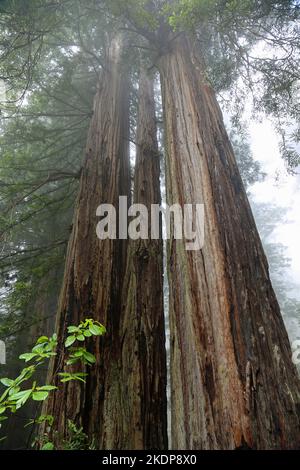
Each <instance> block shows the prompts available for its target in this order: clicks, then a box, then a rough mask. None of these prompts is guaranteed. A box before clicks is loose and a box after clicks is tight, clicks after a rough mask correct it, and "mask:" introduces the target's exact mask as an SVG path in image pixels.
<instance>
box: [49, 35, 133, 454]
mask: <svg viewBox="0 0 300 470" xmlns="http://www.w3.org/2000/svg"><path fill="white" fill-rule="evenodd" d="M123 51H124V39H123V36H122V34H116V35H115V36H114V37H113V38H112V40H111V41H110V44H109V46H108V47H107V54H106V61H105V66H104V69H103V71H102V74H101V76H100V80H99V84H98V90H97V93H96V96H95V100H94V110H93V116H92V119H91V124H90V129H89V133H88V138H87V145H86V154H85V158H84V163H83V167H82V173H81V180H80V188H79V195H78V200H77V205H76V209H75V215H74V220H73V229H72V233H71V237H70V240H69V245H68V251H67V255H66V263H65V274H64V279H63V286H62V291H61V296H60V303H59V309H58V314H57V326H56V332H57V335H58V341H59V346H58V350H59V353H58V355H57V356H56V357H55V359H54V361H53V363H52V366H51V371H50V374H49V380H50V381H51V383H53V382H54V384H57V385H58V386H59V390H58V391H56V392H55V393H53V394H52V395H51V398H49V400H48V403H47V406H46V407H45V410H44V412H46V413H47V414H52V415H53V416H54V418H55V422H54V429H55V430H58V433H59V434H58V440H60V439H61V437H62V436H66V435H67V434H68V419H70V420H72V421H74V422H75V423H76V424H77V425H83V428H84V431H85V432H86V433H87V434H88V435H89V437H90V438H92V437H93V438H94V442H95V445H96V447H98V448H102V449H106V448H110V449H114V448H120V445H121V443H123V427H124V426H123V423H122V420H121V416H120V414H119V412H120V409H121V408H122V404H123V402H124V397H122V396H121V380H120V377H121V369H120V367H121V364H120V357H121V349H122V345H121V341H120V335H119V329H120V312H121V292H122V283H123V279H124V273H125V268H126V253H127V240H111V239H106V240H99V239H98V238H97V235H96V225H97V223H98V222H99V219H98V218H96V209H97V207H98V206H99V204H103V203H109V204H112V205H113V206H114V207H115V208H116V209H117V208H118V204H119V196H121V195H122V196H128V198H129V199H128V200H130V171H129V151H128V143H129V81H128V78H127V71H126V68H125V66H124V63H123V62H124V61H123V60H122V54H123ZM85 318H94V319H96V320H98V321H100V322H101V323H102V324H104V325H105V326H106V329H107V334H106V335H105V336H104V337H102V338H101V339H99V338H97V339H96V340H95V339H93V340H91V342H90V346H89V350H91V352H93V353H94V354H95V355H96V359H97V362H96V364H95V365H94V366H93V367H92V368H91V369H90V370H88V371H87V372H88V373H89V375H88V377H87V381H86V384H82V383H79V382H76V381H75V382H74V381H72V382H67V383H66V384H60V383H59V378H58V377H57V373H58V372H61V371H62V370H63V364H64V361H65V359H66V358H65V350H64V348H63V344H64V340H65V337H66V331H67V326H68V325H77V324H79V322H80V321H81V320H83V319H85ZM58 445H59V443H58Z"/></svg>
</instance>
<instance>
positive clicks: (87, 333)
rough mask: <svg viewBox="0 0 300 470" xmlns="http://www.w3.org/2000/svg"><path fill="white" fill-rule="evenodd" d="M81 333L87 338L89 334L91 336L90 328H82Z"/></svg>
mask: <svg viewBox="0 0 300 470" xmlns="http://www.w3.org/2000/svg"><path fill="white" fill-rule="evenodd" d="M83 334H84V336H86V337H87V338H89V337H90V336H92V333H91V332H90V330H84V332H83Z"/></svg>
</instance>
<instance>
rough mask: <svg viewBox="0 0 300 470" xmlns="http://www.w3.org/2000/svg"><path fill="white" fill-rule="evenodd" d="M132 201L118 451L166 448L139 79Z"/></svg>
mask: <svg viewBox="0 0 300 470" xmlns="http://www.w3.org/2000/svg"><path fill="white" fill-rule="evenodd" d="M134 202H135V203H136V204H143V205H144V206H145V207H146V208H147V209H148V214H149V225H148V237H149V238H148V239H138V240H130V242H129V250H128V251H129V256H128V261H127V271H126V276H125V281H124V286H123V311H122V322H121V328H120V330H121V335H122V345H123V347H122V378H120V380H121V382H122V384H123V392H122V395H123V397H124V403H123V409H122V410H121V413H122V414H124V415H125V418H124V419H123V422H126V423H128V429H127V430H126V433H125V435H124V438H125V440H124V442H123V444H122V448H129V449H166V448H167V399H166V376H167V373H166V351H165V332H164V311H163V244H162V235H161V223H160V227H159V239H157V240H152V239H151V220H150V214H151V204H159V205H160V203H161V195H160V158H159V152H158V144H157V128H156V117H155V101H154V89H153V79H152V78H151V77H150V76H147V74H146V73H145V70H144V69H143V68H142V69H141V72H140V81H139V101H138V122H137V135H136V164H135V178H134Z"/></svg>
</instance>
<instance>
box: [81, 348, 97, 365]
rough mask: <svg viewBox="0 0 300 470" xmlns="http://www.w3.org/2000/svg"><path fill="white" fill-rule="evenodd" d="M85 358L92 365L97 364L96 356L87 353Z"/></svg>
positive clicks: (84, 355)
mask: <svg viewBox="0 0 300 470" xmlns="http://www.w3.org/2000/svg"><path fill="white" fill-rule="evenodd" d="M83 357H84V358H85V359H86V360H87V361H88V362H90V363H91V364H95V362H96V358H95V356H94V354H92V353H90V352H88V351H86V352H85V353H84V354H83Z"/></svg>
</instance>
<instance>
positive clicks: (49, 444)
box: [41, 442, 54, 450]
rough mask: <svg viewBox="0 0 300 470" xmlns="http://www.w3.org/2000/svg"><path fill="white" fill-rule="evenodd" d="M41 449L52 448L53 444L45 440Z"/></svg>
mask: <svg viewBox="0 0 300 470" xmlns="http://www.w3.org/2000/svg"><path fill="white" fill-rule="evenodd" d="M41 450H54V444H53V443H52V442H46V444H44V445H43V447H42V448H41Z"/></svg>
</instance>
